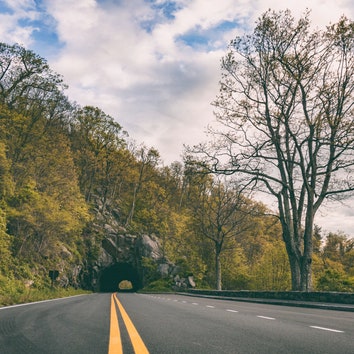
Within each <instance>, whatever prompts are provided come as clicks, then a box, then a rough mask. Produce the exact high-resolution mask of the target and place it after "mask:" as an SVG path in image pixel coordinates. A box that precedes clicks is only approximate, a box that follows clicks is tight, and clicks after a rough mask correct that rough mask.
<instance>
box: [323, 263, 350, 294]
mask: <svg viewBox="0 0 354 354" xmlns="http://www.w3.org/2000/svg"><path fill="white" fill-rule="evenodd" d="M317 290H318V291H344V292H354V277H349V276H348V275H347V274H345V273H344V272H343V271H340V270H339V269H333V268H329V269H326V270H325V271H324V272H323V274H322V275H321V276H320V277H319V278H318V280H317Z"/></svg>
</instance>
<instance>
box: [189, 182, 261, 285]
mask: <svg viewBox="0 0 354 354" xmlns="http://www.w3.org/2000/svg"><path fill="white" fill-rule="evenodd" d="M253 207H254V206H253V205H252V203H251V201H250V199H248V198H246V196H245V195H243V193H242V190H241V189H240V188H239V187H238V186H237V185H235V184H234V183H232V182H230V181H223V180H221V179H220V178H219V179H214V180H209V182H207V183H205V184H203V185H200V193H199V197H198V198H197V200H195V201H194V202H193V203H192V210H193V220H194V222H195V224H196V225H197V226H196V227H197V229H198V231H199V232H200V233H201V235H202V236H203V237H205V238H206V239H209V240H211V241H212V243H213V246H214V253H215V277H216V289H217V290H221V289H222V269H221V256H222V253H223V252H224V251H226V250H228V249H233V248H235V247H236V246H237V243H236V237H237V236H238V235H240V234H242V233H244V232H245V231H247V230H248V229H249V227H250V224H249V222H247V219H248V218H247V216H248V215H249V214H250V213H251V212H252V209H253Z"/></svg>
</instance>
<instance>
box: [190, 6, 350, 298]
mask: <svg viewBox="0 0 354 354" xmlns="http://www.w3.org/2000/svg"><path fill="white" fill-rule="evenodd" d="M310 26H311V23H310V20H309V14H308V13H306V14H305V15H304V16H303V17H301V18H300V19H299V20H298V21H297V22H296V21H295V19H294V18H293V17H292V16H291V14H290V12H289V11H285V12H278V13H277V12H272V11H268V12H266V13H265V14H263V15H262V16H261V18H260V19H259V20H258V22H257V25H256V27H255V30H254V32H253V34H250V35H245V36H243V37H237V38H236V39H234V40H233V41H232V42H231V45H230V51H229V53H228V54H227V55H226V56H225V57H224V58H223V60H222V69H223V74H222V80H221V87H220V95H219V96H218V98H217V99H216V101H215V106H216V107H217V112H216V117H217V121H218V122H219V123H220V129H219V130H218V129H215V130H213V131H212V133H213V134H214V135H215V137H216V141H215V142H214V143H213V144H212V146H209V147H208V146H199V147H198V148H196V149H195V150H196V151H197V152H202V153H203V154H204V158H203V161H204V164H205V166H207V167H209V168H211V169H212V171H214V172H216V173H223V174H236V175H237V176H239V177H240V178H242V180H243V181H244V183H245V184H247V185H248V186H249V187H253V188H256V189H258V190H260V191H263V192H265V193H267V194H268V195H270V196H272V197H273V198H275V200H276V201H277V205H278V216H279V220H280V222H281V225H282V236H283V240H284V242H285V245H286V250H287V254H288V259H289V263H290V268H291V279H292V289H293V290H303V291H309V290H310V289H311V286H312V285H311V284H312V281H311V275H312V269H311V267H312V255H313V229H314V219H315V215H316V213H317V211H318V210H319V208H320V206H321V205H322V203H323V202H324V201H325V200H326V199H332V200H337V199H340V198H344V197H345V196H349V195H350V194H351V192H353V190H354V182H353V178H352V176H353V172H354V151H353V150H354V121H353V119H352V117H353V107H354V100H353V98H354V50H353V49H354V23H353V22H352V21H350V20H349V19H347V18H345V17H342V18H341V19H340V20H339V22H338V23H336V24H333V25H331V26H329V27H327V29H326V30H324V31H320V30H316V31H311V28H310Z"/></svg>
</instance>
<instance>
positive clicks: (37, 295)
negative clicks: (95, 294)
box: [0, 276, 91, 307]
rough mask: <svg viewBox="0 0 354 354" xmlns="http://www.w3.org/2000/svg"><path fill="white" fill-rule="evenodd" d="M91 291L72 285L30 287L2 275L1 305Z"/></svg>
mask: <svg viewBox="0 0 354 354" xmlns="http://www.w3.org/2000/svg"><path fill="white" fill-rule="evenodd" d="M90 293H91V291H86V290H81V289H74V288H70V287H69V288H65V289H64V288H56V287H53V288H51V287H42V288H40V289H37V288H28V287H26V286H25V285H24V284H23V282H21V281H20V280H14V279H12V280H9V279H5V278H4V277H1V276H0V307H1V306H9V305H15V304H23V303H28V302H34V301H41V300H49V299H57V298H62V297H67V296H74V295H81V294H90Z"/></svg>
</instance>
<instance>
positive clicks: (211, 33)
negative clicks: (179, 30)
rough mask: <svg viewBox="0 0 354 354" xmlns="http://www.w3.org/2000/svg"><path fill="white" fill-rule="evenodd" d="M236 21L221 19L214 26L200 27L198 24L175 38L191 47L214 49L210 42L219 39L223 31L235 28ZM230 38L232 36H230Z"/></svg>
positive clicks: (236, 25)
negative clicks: (221, 20)
mask: <svg viewBox="0 0 354 354" xmlns="http://www.w3.org/2000/svg"><path fill="white" fill-rule="evenodd" d="M237 27H238V24H237V22H232V21H223V22H221V23H219V24H217V25H216V26H214V27H211V28H208V29H201V28H200V27H199V26H198V27H196V28H195V29H193V30H191V31H189V32H187V33H185V34H183V35H180V36H178V38H177V40H179V41H182V42H183V43H184V44H186V45H188V46H190V47H193V48H198V47H199V48H203V49H206V50H208V49H215V48H214V47H212V44H213V43H215V42H217V41H219V40H220V39H221V38H222V36H223V33H225V32H229V31H232V30H233V29H234V28H237ZM230 39H232V38H230Z"/></svg>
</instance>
